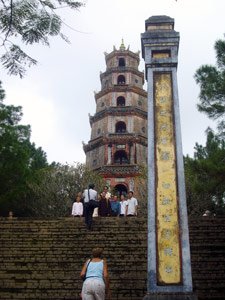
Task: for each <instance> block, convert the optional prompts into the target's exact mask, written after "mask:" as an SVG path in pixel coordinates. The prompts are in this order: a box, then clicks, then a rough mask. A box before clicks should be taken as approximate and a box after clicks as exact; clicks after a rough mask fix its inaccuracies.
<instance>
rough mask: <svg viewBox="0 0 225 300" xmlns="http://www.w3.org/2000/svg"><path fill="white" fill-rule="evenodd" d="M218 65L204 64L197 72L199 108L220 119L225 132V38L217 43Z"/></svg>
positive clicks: (212, 117) (219, 121)
mask: <svg viewBox="0 0 225 300" xmlns="http://www.w3.org/2000/svg"><path fill="white" fill-rule="evenodd" d="M215 51H216V59H217V62H216V66H211V65H203V66H201V67H200V68H199V69H198V70H197V71H196V73H195V80H196V82H197V83H198V84H199V86H200V95H199V100H200V103H199V104H198V105H197V107H198V110H199V111H201V112H204V113H205V114H206V115H207V116H208V117H209V118H211V119H214V120H218V129H219V132H220V133H221V134H222V135H223V134H225V123H224V116H225V40H218V41H217V42H216V43H215Z"/></svg>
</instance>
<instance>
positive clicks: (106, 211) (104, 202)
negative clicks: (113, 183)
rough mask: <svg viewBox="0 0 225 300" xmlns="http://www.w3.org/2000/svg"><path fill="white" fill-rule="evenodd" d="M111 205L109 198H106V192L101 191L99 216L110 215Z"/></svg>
mask: <svg viewBox="0 0 225 300" xmlns="http://www.w3.org/2000/svg"><path fill="white" fill-rule="evenodd" d="M110 212H111V206H110V202H109V199H107V198H106V192H102V193H101V196H100V200H99V208H98V215H99V216H100V217H108V216H110Z"/></svg>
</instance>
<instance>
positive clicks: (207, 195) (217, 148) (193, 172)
mask: <svg viewBox="0 0 225 300" xmlns="http://www.w3.org/2000/svg"><path fill="white" fill-rule="evenodd" d="M184 161H185V173H186V174H185V175H186V189H187V203H188V211H189V214H190V215H191V214H197V215H202V214H203V213H204V211H205V210H210V211H211V212H213V213H216V214H217V215H219V214H224V213H225V202H224V201H225V163H224V162H225V142H224V140H221V138H219V137H218V136H217V135H215V134H214V132H213V131H212V130H211V129H208V132H207V142H206V145H205V147H203V146H202V145H199V144H196V146H195V154H194V158H190V157H189V156H186V157H185V160H184Z"/></svg>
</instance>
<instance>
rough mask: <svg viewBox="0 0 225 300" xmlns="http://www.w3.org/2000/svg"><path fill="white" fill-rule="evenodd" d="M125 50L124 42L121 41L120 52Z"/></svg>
mask: <svg viewBox="0 0 225 300" xmlns="http://www.w3.org/2000/svg"><path fill="white" fill-rule="evenodd" d="M125 49H126V48H125V46H124V41H123V39H122V42H121V45H120V50H122V51H124V50H125Z"/></svg>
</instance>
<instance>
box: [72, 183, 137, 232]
mask: <svg viewBox="0 0 225 300" xmlns="http://www.w3.org/2000/svg"><path fill="white" fill-rule="evenodd" d="M94 188H95V186H94V184H89V186H88V188H87V189H85V190H84V192H83V194H82V193H79V194H78V195H77V197H76V201H75V202H74V203H73V207H72V216H74V217H82V216H84V217H85V223H86V225H87V228H88V229H92V228H91V227H92V218H93V217H97V216H100V217H109V216H114V217H115V216H120V217H126V216H127V217H132V216H137V207H138V201H137V199H136V198H135V197H134V193H133V191H129V193H128V197H127V198H126V197H125V195H123V194H122V195H121V196H120V197H119V196H118V195H111V193H110V192H109V190H108V187H107V186H105V187H104V189H103V191H102V192H101V193H100V194H99V195H98V193H97V191H96V190H95V189H94ZM90 200H94V201H97V203H98V207H97V208H93V207H92V206H90Z"/></svg>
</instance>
